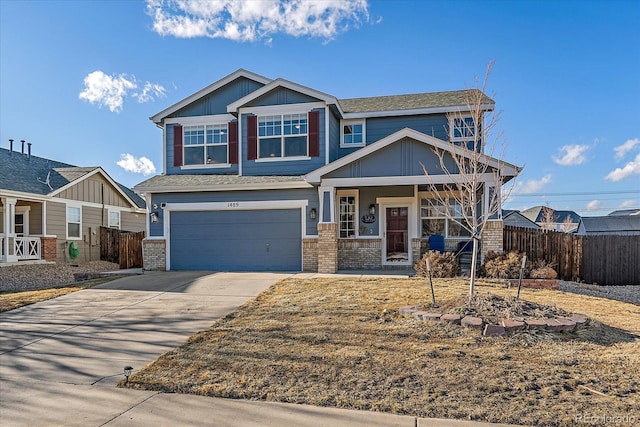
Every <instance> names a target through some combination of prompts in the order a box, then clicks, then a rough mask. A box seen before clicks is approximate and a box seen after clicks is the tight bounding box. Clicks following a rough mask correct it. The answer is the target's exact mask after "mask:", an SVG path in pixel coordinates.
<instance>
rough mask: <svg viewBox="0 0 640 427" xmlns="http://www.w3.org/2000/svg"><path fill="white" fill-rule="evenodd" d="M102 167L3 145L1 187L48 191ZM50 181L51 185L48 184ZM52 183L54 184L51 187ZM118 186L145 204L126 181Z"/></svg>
mask: <svg viewBox="0 0 640 427" xmlns="http://www.w3.org/2000/svg"><path fill="white" fill-rule="evenodd" d="M96 169H98V167H97V166H93V167H78V166H73V165H70V164H68V163H63V162H58V161H56V160H50V159H45V158H43V157H38V156H34V155H31V156H28V155H27V154H23V153H21V152H19V151H11V150H7V149H6V148H0V189H1V190H9V191H18V192H21V193H31V194H38V195H42V196H44V195H47V194H49V193H51V192H52V191H56V190H58V189H60V188H62V187H64V186H65V185H67V184H69V183H71V182H73V181H76V180H78V179H80V178H82V177H83V176H85V175H86V174H88V173H91V172H93V171H94V170H96ZM47 182H48V185H47ZM49 186H51V187H49ZM118 186H119V187H120V188H121V189H122V191H124V192H125V193H126V194H127V195H128V196H129V197H130V198H131V199H132V200H133V201H134V203H135V204H136V205H137V206H138V207H139V208H144V207H145V202H144V199H142V198H141V197H140V196H138V195H137V194H135V193H134V192H133V191H132V190H130V189H128V188H126V187H125V186H123V185H120V184H118Z"/></svg>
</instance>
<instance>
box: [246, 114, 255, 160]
mask: <svg viewBox="0 0 640 427" xmlns="http://www.w3.org/2000/svg"><path fill="white" fill-rule="evenodd" d="M257 158H258V117H257V116H247V160H255V159H257Z"/></svg>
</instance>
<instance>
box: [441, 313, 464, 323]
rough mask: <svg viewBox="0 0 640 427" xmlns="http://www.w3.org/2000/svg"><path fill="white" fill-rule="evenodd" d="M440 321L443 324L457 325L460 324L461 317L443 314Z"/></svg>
mask: <svg viewBox="0 0 640 427" xmlns="http://www.w3.org/2000/svg"><path fill="white" fill-rule="evenodd" d="M440 320H441V321H443V322H449V323H453V324H455V325H459V324H460V316H458V315H457V314H449V313H448V314H443V315H442V316H440Z"/></svg>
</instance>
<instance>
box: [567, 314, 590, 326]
mask: <svg viewBox="0 0 640 427" xmlns="http://www.w3.org/2000/svg"><path fill="white" fill-rule="evenodd" d="M569 319H570V320H572V321H573V322H575V324H576V327H580V326H584V325H586V324H587V321H588V320H589V318H588V317H587V316H585V315H584V314H579V313H575V314H574V315H573V316H571V317H570V318H569Z"/></svg>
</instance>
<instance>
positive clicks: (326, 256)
mask: <svg viewBox="0 0 640 427" xmlns="http://www.w3.org/2000/svg"><path fill="white" fill-rule="evenodd" d="M318 198H319V199H320V222H319V223H318V273H329V274H332V273H335V272H336V271H338V224H337V223H336V220H335V210H336V209H335V203H336V202H335V200H336V191H335V188H333V187H319V188H318Z"/></svg>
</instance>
